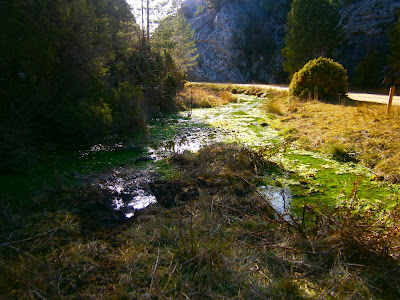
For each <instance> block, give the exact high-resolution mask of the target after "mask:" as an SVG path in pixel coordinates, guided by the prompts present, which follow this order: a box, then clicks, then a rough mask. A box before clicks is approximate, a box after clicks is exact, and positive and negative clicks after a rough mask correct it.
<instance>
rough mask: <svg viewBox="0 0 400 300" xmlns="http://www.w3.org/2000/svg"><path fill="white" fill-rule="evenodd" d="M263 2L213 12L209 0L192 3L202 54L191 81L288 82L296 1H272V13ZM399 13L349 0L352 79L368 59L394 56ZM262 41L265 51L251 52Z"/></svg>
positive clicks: (394, 6) (374, 1)
mask: <svg viewBox="0 0 400 300" xmlns="http://www.w3.org/2000/svg"><path fill="white" fill-rule="evenodd" d="M262 2H263V0H230V1H229V0H221V1H220V5H219V7H215V8H210V7H209V6H208V5H207V4H206V3H205V2H203V0H186V2H185V3H186V17H187V18H188V21H189V23H190V25H191V27H192V29H193V30H194V36H195V40H196V45H197V49H198V53H199V58H198V65H197V66H196V67H195V68H194V69H193V70H192V71H191V72H190V73H189V79H190V80H198V81H214V82H227V81H229V82H249V81H252V80H254V81H259V82H267V83H268V82H270V83H277V82H283V81H284V80H285V79H286V76H287V75H285V74H284V73H283V72H282V62H283V58H282V55H281V51H280V50H281V49H282V48H283V47H284V46H283V41H284V37H285V30H284V24H285V22H286V15H287V13H288V11H289V9H290V3H291V0H275V1H270V2H269V3H270V4H269V5H270V6H271V9H269V10H266V9H265V6H264V7H263V5H262ZM264 4H265V0H264ZM399 9H400V1H399V0H343V7H342V10H341V13H342V19H341V23H342V26H343V29H344V37H345V41H344V43H343V44H342V45H338V53H337V54H338V60H339V62H341V63H342V64H343V65H344V67H345V68H346V69H348V71H349V74H350V75H351V74H353V73H354V70H355V68H356V67H357V65H358V64H359V63H360V61H361V60H362V59H363V58H364V57H365V55H366V54H368V53H371V52H373V51H375V50H378V51H380V52H382V53H384V54H385V55H387V54H388V53H389V39H388V37H387V33H388V31H389V30H390V28H392V26H393V25H394V24H395V22H396V21H397V12H398V10H399ZM257 22H258V23H257ZM254 23H256V24H254ZM249 28H252V30H253V31H252V32H249ZM261 39H264V42H263V43H261V45H262V47H264V49H260V50H259V51H258V52H257V51H251V50H250V51H249V49H251V48H252V47H253V46H254V47H256V44H257V43H258V45H259V44H260V40H261ZM263 50H264V51H263Z"/></svg>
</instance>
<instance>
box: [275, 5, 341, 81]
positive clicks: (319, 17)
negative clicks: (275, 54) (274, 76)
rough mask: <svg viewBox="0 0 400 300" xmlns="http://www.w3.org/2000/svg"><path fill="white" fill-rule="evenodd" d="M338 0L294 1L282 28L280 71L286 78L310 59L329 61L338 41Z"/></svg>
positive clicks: (339, 32)
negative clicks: (285, 73) (284, 30)
mask: <svg viewBox="0 0 400 300" xmlns="http://www.w3.org/2000/svg"><path fill="white" fill-rule="evenodd" d="M339 22H340V12H339V2H338V0H294V1H293V3H292V6H291V9H290V11H289V13H288V15H287V21H286V25H285V29H286V32H287V34H286V37H285V48H284V49H283V50H282V54H283V57H284V59H285V61H284V63H283V68H284V70H285V71H286V72H288V73H289V74H290V77H291V76H292V75H293V74H294V73H295V72H296V71H298V70H300V69H301V67H303V65H304V64H305V63H306V62H308V61H309V60H311V59H314V58H318V57H330V58H333V53H334V50H335V48H336V47H337V45H338V43H339V42H340V41H341V40H342V29H341V27H340V25H339Z"/></svg>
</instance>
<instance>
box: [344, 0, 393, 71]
mask: <svg viewBox="0 0 400 300" xmlns="http://www.w3.org/2000/svg"><path fill="white" fill-rule="evenodd" d="M347 2H350V3H348V4H345V5H343V8H342V26H343V32H344V36H345V43H344V45H343V46H342V47H341V49H340V61H341V63H342V64H343V65H344V66H346V68H347V69H348V71H349V73H350V75H353V74H354V72H355V69H356V67H357V65H358V64H359V63H360V61H362V60H363V58H364V57H365V56H366V55H367V54H370V53H372V52H374V51H377V52H380V53H381V54H382V55H387V54H389V38H388V33H389V31H390V29H391V28H392V27H393V25H394V24H395V23H396V22H397V16H398V15H397V13H398V11H399V9H400V1H398V0H367V1H362V0H358V1H357V0H356V1H347Z"/></svg>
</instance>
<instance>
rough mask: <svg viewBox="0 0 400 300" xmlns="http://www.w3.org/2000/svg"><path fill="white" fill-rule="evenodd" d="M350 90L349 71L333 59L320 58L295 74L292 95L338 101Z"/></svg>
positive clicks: (291, 85) (291, 84)
mask: <svg viewBox="0 0 400 300" xmlns="http://www.w3.org/2000/svg"><path fill="white" fill-rule="evenodd" d="M348 88H349V83H348V78H347V71H346V70H345V69H344V68H343V66H342V65H341V64H339V63H337V62H335V61H333V60H332V59H329V58H324V57H320V58H317V59H313V60H310V61H309V62H308V63H306V64H305V65H304V67H303V68H302V69H301V70H300V71H298V72H296V73H294V75H293V78H292V81H291V82H290V86H289V89H290V93H291V94H292V95H295V96H298V97H300V98H318V99H323V100H338V99H339V97H340V96H344V95H346V94H347V91H348Z"/></svg>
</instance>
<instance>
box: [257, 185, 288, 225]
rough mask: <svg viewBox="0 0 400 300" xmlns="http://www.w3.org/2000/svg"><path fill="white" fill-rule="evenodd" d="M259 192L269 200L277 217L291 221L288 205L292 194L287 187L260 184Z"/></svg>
mask: <svg viewBox="0 0 400 300" xmlns="http://www.w3.org/2000/svg"><path fill="white" fill-rule="evenodd" d="M259 189H260V192H261V193H262V194H263V195H264V196H265V198H266V199H267V200H268V201H269V203H270V204H271V206H272V207H273V208H274V209H275V211H276V212H277V214H278V216H279V217H282V218H283V219H284V220H286V221H291V217H290V213H289V211H290V207H291V202H292V194H291V192H290V190H289V189H288V188H280V187H276V186H271V185H268V186H261V187H259Z"/></svg>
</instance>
